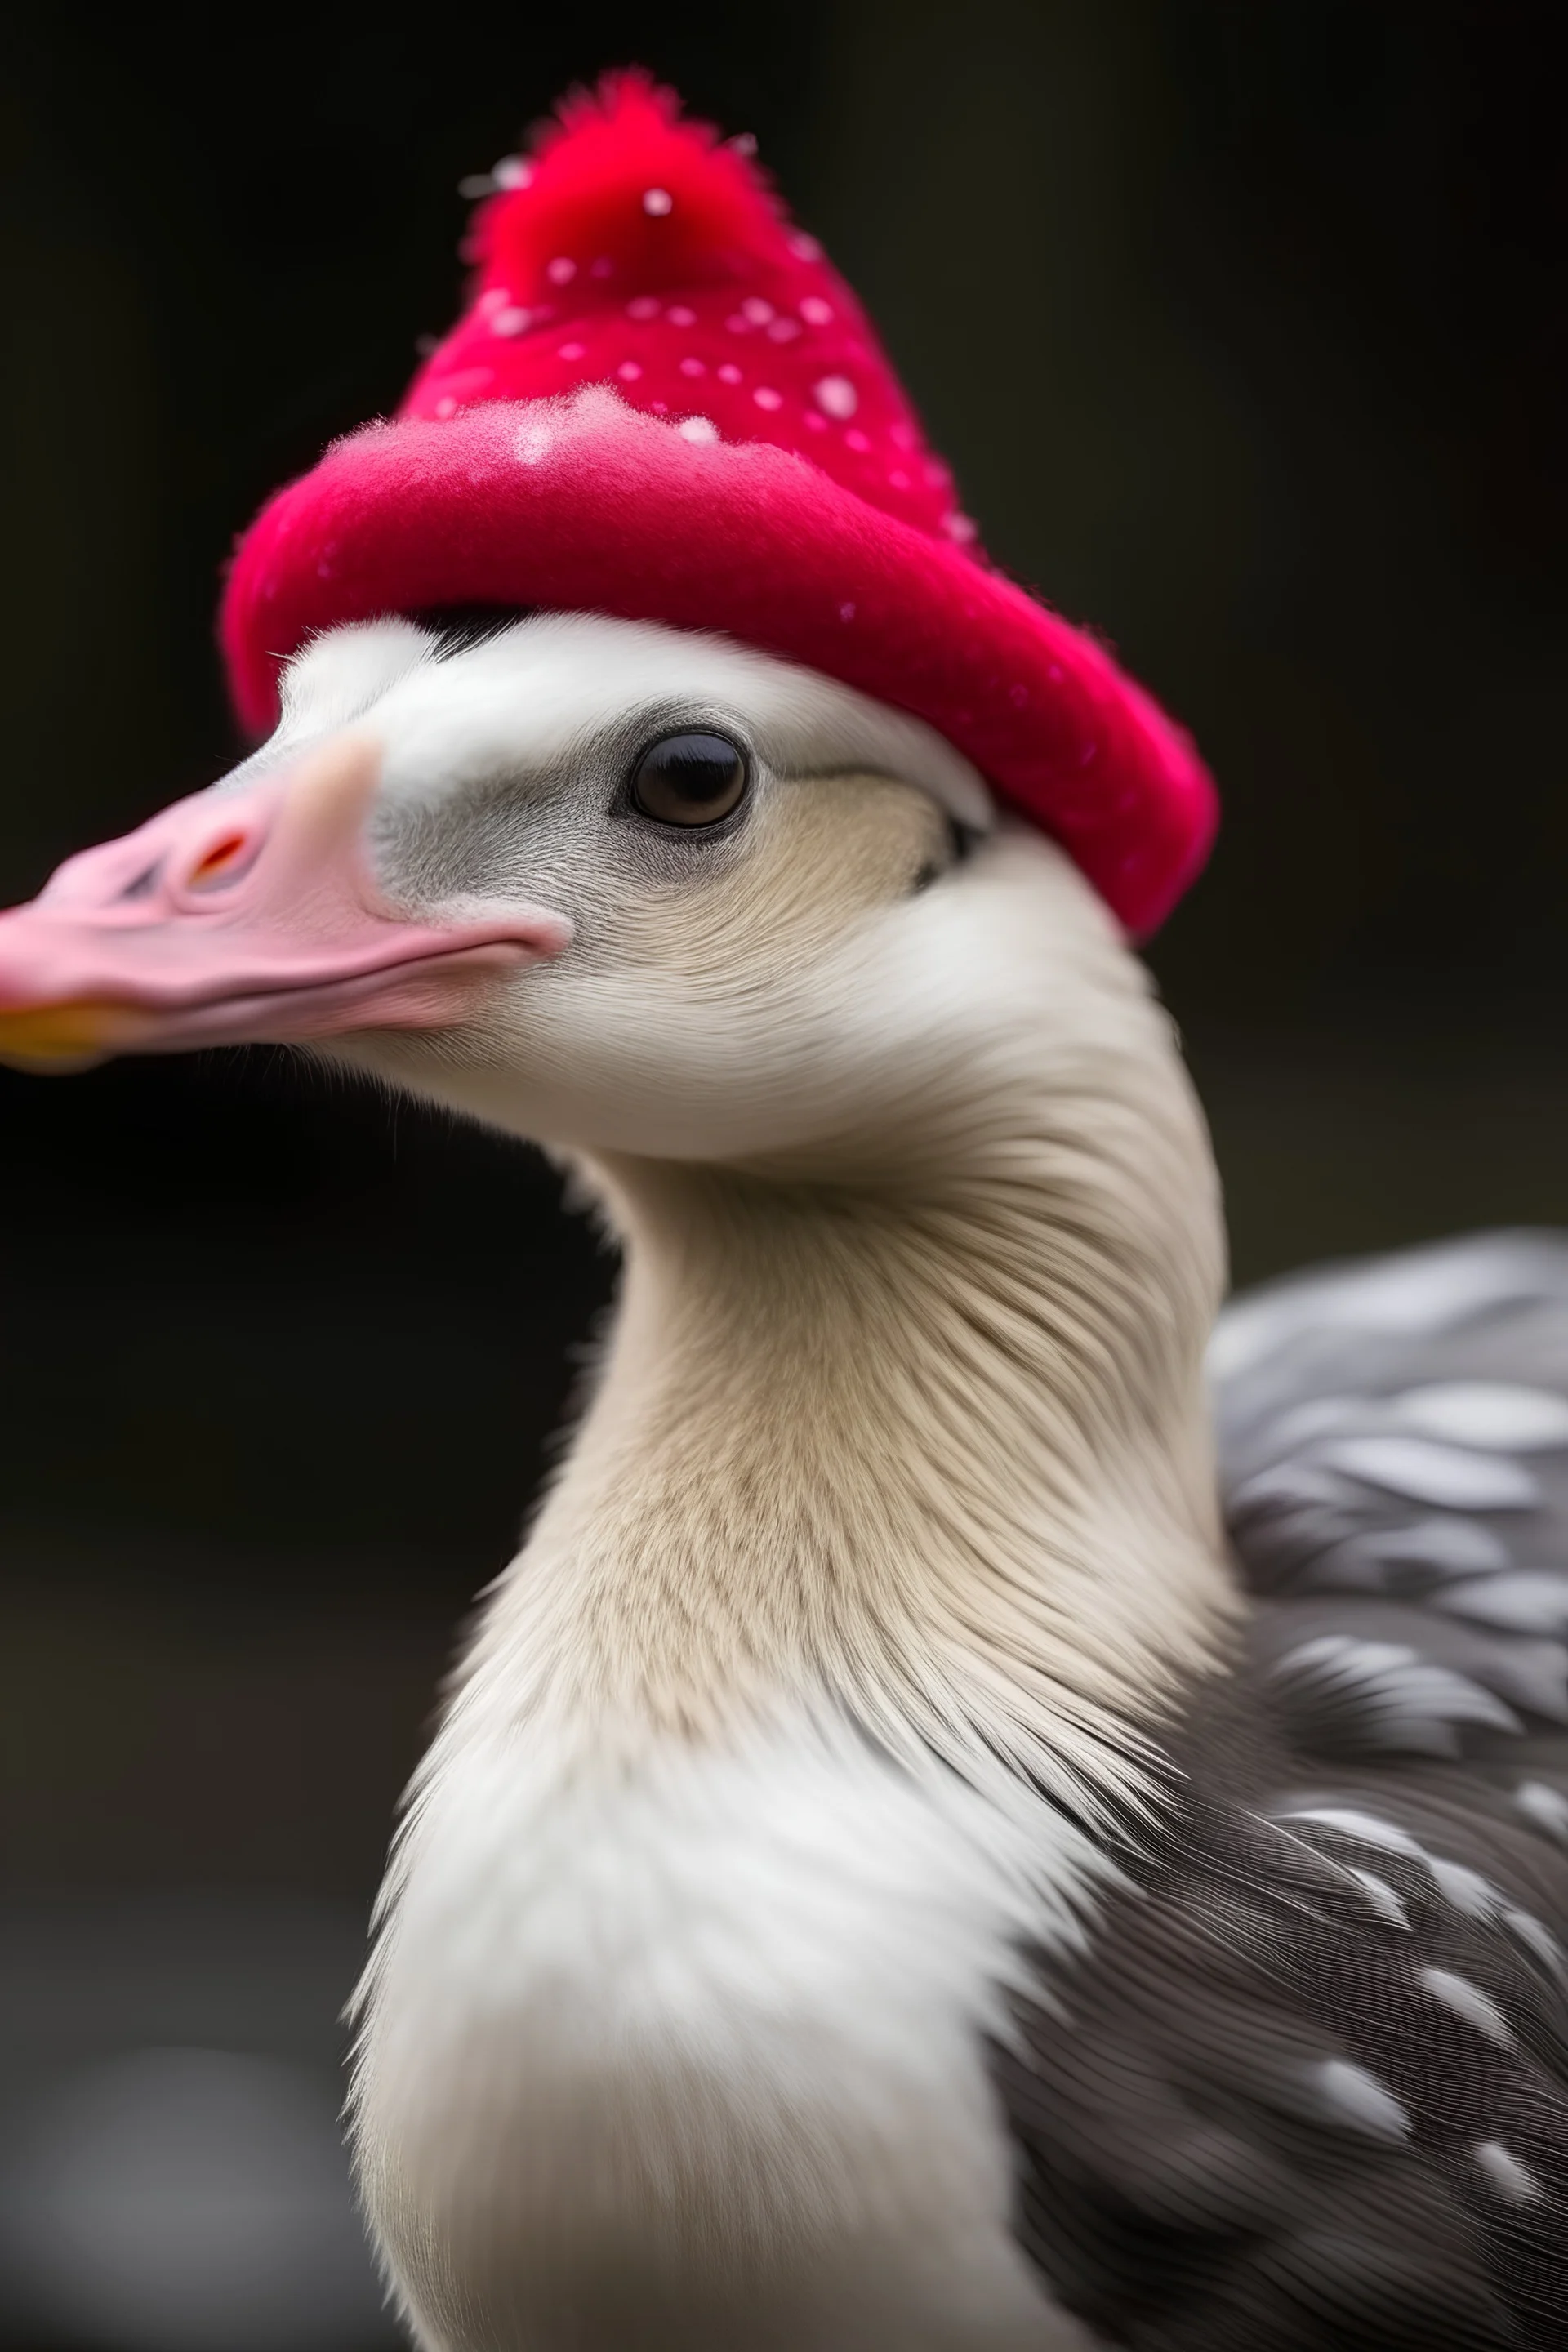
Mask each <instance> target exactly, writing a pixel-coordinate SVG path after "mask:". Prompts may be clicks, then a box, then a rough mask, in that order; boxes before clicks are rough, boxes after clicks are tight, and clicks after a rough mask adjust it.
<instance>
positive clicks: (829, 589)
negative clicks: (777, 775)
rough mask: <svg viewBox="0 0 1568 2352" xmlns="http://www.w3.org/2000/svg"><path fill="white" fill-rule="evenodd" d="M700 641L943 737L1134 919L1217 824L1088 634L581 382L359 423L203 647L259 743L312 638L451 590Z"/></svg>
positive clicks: (264, 523)
mask: <svg viewBox="0 0 1568 2352" xmlns="http://www.w3.org/2000/svg"><path fill="white" fill-rule="evenodd" d="M447 604H468V605H471V604H496V605H517V606H521V607H525V608H529V609H532V610H540V609H542V610H547V611H563V612H591V613H602V614H608V615H611V616H613V617H616V618H619V619H624V620H638V621H661V622H664V623H666V624H668V625H670V626H672V627H676V628H685V629H708V630H718V631H721V632H723V633H724V634H726V635H731V636H733V637H737V638H739V639H741V640H742V642H743V643H745V644H748V645H752V646H757V647H759V648H761V649H762V650H763V651H764V652H767V653H772V654H775V655H778V656H782V657H784V659H786V660H790V661H795V662H801V663H804V664H805V665H807V666H808V667H811V668H813V669H816V670H821V671H823V672H825V673H826V675H827V676H829V677H836V678H839V679H841V680H842V681H843V682H844V683H845V684H846V685H849V686H854V687H858V688H859V689H860V690H861V691H862V692H863V693H866V694H870V695H875V696H876V697H877V698H879V700H881V701H883V702H887V703H890V704H892V705H894V706H895V707H897V708H898V709H903V710H908V711H911V712H913V713H914V714H915V716H916V717H918V718H921V719H925V720H926V721H927V723H928V724H929V725H931V726H932V727H934V728H935V729H937V730H938V731H939V732H940V733H941V734H942V735H944V736H946V737H947V739H948V740H949V741H950V742H952V744H954V745H955V746H956V747H957V749H958V750H959V751H962V752H963V753H964V755H965V756H966V757H967V758H968V759H969V760H971V761H973V764H974V765H975V767H976V768H978V769H979V771H980V772H981V774H982V775H983V776H984V777H985V779H986V780H987V782H989V783H990V784H991V785H992V786H993V788H994V790H995V791H996V792H997V793H998V794H999V795H1001V796H1002V797H1003V798H1004V799H1005V800H1006V801H1009V802H1011V803H1013V804H1014V805H1015V806H1016V808H1017V809H1019V810H1021V811H1022V812H1023V813H1024V814H1026V815H1027V816H1029V817H1031V818H1032V819H1033V820H1034V821H1035V822H1036V823H1037V824H1040V825H1041V826H1043V827H1044V828H1045V830H1046V831H1047V832H1048V833H1050V834H1052V835H1055V837H1056V838H1057V839H1058V841H1060V842H1061V843H1062V845H1064V847H1065V848H1067V849H1068V851H1069V852H1070V854H1071V855H1072V856H1073V857H1074V858H1075V859H1076V861H1077V863H1078V864H1079V866H1081V867H1082V869H1083V871H1084V872H1085V874H1086V875H1087V876H1088V877H1089V880H1090V881H1091V882H1093V883H1094V885H1095V886H1096V887H1097V888H1098V889H1099V890H1100V893H1101V895H1102V896H1103V897H1104V898H1106V900H1107V901H1108V902H1109V904H1110V907H1111V908H1112V909H1113V910H1114V912H1115V913H1116V914H1117V915H1118V917H1119V918H1120V919H1121V921H1122V923H1123V924H1125V926H1126V927H1127V929H1129V930H1130V931H1131V932H1133V933H1134V934H1140V935H1141V934H1146V933H1147V932H1149V931H1152V929H1155V927H1156V926H1157V925H1158V924H1159V923H1160V922H1161V921H1162V920H1163V918H1164V917H1165V915H1166V914H1167V913H1168V912H1169V911H1170V909H1171V908H1172V907H1173V905H1174V903H1175V901H1176V900H1177V898H1179V897H1180V896H1181V894H1182V892H1183V891H1184V889H1185V887H1186V886H1187V884H1188V883H1189V882H1190V881H1191V880H1192V878H1193V877H1194V875H1195V874H1196V873H1197V871H1198V870H1199V868H1200V867H1201V866H1202V865H1203V862H1204V859H1205V856H1206V855H1207V853H1208V849H1209V845H1210V843H1211V841H1212V839H1213V836H1214V830H1215V817H1216V804H1215V791H1214V786H1213V783H1212V782H1211V780H1210V778H1209V775H1208V772H1207V771H1206V770H1205V767H1204V765H1203V763H1202V761H1200V760H1199V758H1198V756H1197V754H1196V752H1195V751H1194V748H1193V745H1192V743H1191V741H1190V740H1189V739H1188V737H1187V736H1186V735H1185V734H1184V732H1183V731H1182V730H1181V729H1180V728H1178V727H1176V726H1175V725H1173V722H1172V721H1171V720H1170V719H1167V718H1166V717H1165V716H1164V714H1163V711H1161V710H1160V709H1158V707H1157V706H1156V705H1155V703H1154V702H1153V701H1152V699H1151V698H1150V697H1149V696H1148V695H1146V694H1145V693H1144V692H1143V691H1142V688H1140V687H1138V686H1137V685H1135V684H1134V683H1133V681H1132V680H1131V678H1129V677H1127V676H1126V675H1125V674H1124V673H1123V672H1122V671H1121V669H1120V668H1119V667H1117V665H1116V663H1115V662H1114V661H1113V660H1112V659H1111V657H1110V655H1109V654H1108V653H1107V652H1106V651H1105V650H1104V648H1103V647H1102V646H1100V645H1098V644H1096V642H1095V641H1094V640H1093V639H1092V638H1091V637H1089V636H1086V635H1084V634H1083V632H1082V631H1081V630H1079V629H1076V628H1074V627H1073V626H1072V625H1070V623H1068V622H1067V621H1064V620H1062V619H1061V618H1060V617H1059V616H1058V614H1054V613H1051V612H1049V611H1047V609H1046V608H1045V607H1044V606H1043V605H1041V604H1037V603H1036V602H1035V600H1034V599H1033V598H1032V597H1030V596H1028V595H1026V594H1025V593H1024V592H1023V591H1022V590H1021V589H1019V588H1017V587H1016V586H1014V585H1013V583H1011V582H1009V581H1007V580H1005V579H1003V578H1002V577H1001V576H1000V575H999V574H998V573H996V572H990V571H987V570H985V569H984V567H983V566H982V565H981V564H980V563H978V562H976V561H975V560H974V559H973V557H972V556H970V555H968V554H966V553H965V552H964V551H963V550H962V549H960V548H958V547H956V546H952V547H950V546H948V545H946V544H944V543H943V542H942V541H936V540H933V539H931V538H928V537H927V536H926V535H925V534H924V533H923V532H921V531H918V530H913V529H911V528H910V525H908V524H907V523H902V522H900V521H898V520H896V519H895V518H894V517H892V516H890V515H886V514H883V513H881V512H880V511H879V509H876V508H875V507H872V506H870V505H868V503H867V502H866V501H865V500H864V499H859V498H857V497H856V496H854V494H853V493H852V492H850V491H848V490H846V489H843V488H840V487H839V486H838V485H837V483H836V482H834V481H832V480H830V479H829V478H828V477H827V476H826V474H824V473H823V472H821V471H820V470H819V469H818V468H817V467H815V466H813V465H811V464H810V463H809V462H808V461H807V460H806V459H805V458H802V457H794V456H792V455H790V454H789V453H788V452H787V451H784V450H781V449H777V448H773V447H771V446H767V445H766V444H763V443H760V442H731V443H725V442H718V441H713V442H704V441H698V440H693V439H689V438H687V437H685V436H683V435H682V434H681V432H680V431H679V429H678V428H677V427H675V426H673V425H668V424H665V423H663V422H662V421H660V420H659V419H658V418H656V417H652V416H647V415H640V414H638V413H637V412H636V411H634V410H631V409H629V408H627V407H626V404H624V403H623V402H622V401H620V400H619V399H618V398H617V397H616V395H615V394H613V393H611V392H609V391H607V390H604V389H600V388H597V387H594V388H590V389H588V390H585V391H583V392H580V393H577V394H574V395H573V396H572V397H570V398H563V399H554V400H542V401H530V402H496V403H492V404H486V405H483V406H479V407H475V408H471V409H468V410H466V411H464V412H462V413H461V414H459V415H457V416H455V417H452V418H449V419H447V420H445V421H443V422H440V423H426V422H416V421H412V420H405V421H402V422H399V423H395V424H390V425H371V426H368V427H366V428H365V430H364V431H363V432H360V433H356V434H354V435H353V436H351V437H350V438H348V439H347V440H343V441H340V442H338V443H336V444H335V445H334V446H332V447H331V448H330V449H329V450H328V451H327V453H326V455H325V456H324V457H322V458H321V462H320V463H319V464H318V465H317V466H315V467H313V468H312V470H311V471H310V473H308V474H306V475H304V476H302V477H301V478H300V480H298V481H296V482H293V483H290V484H289V487H288V488H285V489H283V490H281V491H279V494H278V495H277V497H276V498H274V499H272V500H271V501H270V502H269V504H268V505H267V506H266V507H265V508H263V509H262V511H261V513H260V515H259V516H258V518H257V520H256V521H255V523H254V524H253V525H252V526H251V528H250V530H249V531H248V532H247V534H246V536H245V538H244V539H243V540H242V541H241V542H240V545H239V548H238V550H237V554H236V558H235V562H234V564H233V567H232V570H231V572H230V574H229V578H228V582H227V584H226V591H225V595H224V602H223V610H222V615H221V620H220V636H221V641H222V646H223V650H224V654H225V656H226V661H227V665H228V671H229V678H230V683H231V687H232V690H233V694H234V698H235V702H236V705H237V709H238V712H239V715H240V718H241V719H242V720H243V722H244V723H245V724H246V725H247V727H249V728H251V729H252V730H255V731H256V732H258V733H264V732H266V731H267V730H268V729H269V728H270V727H271V726H272V725H273V723H274V721H275V719H276V717H277V709H278V674H279V669H280V668H281V667H282V665H283V663H284V662H285V661H287V660H288V659H289V656H291V655H292V654H294V653H295V652H297V651H298V649H299V648H300V646H301V645H303V644H304V643H305V642H306V640H307V639H308V638H309V637H310V636H311V635H313V634H315V633H317V632H319V631H321V630H322V629H326V628H331V627H334V626H336V625H339V624H341V623H343V622H348V621H356V620H369V619H372V618H374V617H376V616H379V615H382V614H392V613H415V612H426V611H430V610H434V609H438V608H439V607H441V606H442V605H447Z"/></svg>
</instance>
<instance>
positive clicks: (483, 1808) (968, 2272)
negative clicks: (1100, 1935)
mask: <svg viewBox="0 0 1568 2352" xmlns="http://www.w3.org/2000/svg"><path fill="white" fill-rule="evenodd" d="M442 1746H443V1749H444V1751H445V1752H444V1753H443V1752H440V1751H438V1755H437V1766H436V1769H435V1771H434V1773H433V1776H432V1778H431V1780H430V1781H429V1782H428V1784H427V1788H426V1797H425V1800H424V1801H423V1803H422V1806H421V1808H420V1811H419V1812H418V1815H417V1817H416V1821H415V1823H414V1824H413V1827H412V1831H411V1835H410V1839H409V1843H408V1847H407V1852H406V1862H405V1873H404V1875H403V1885H402V1892H401V1895H400V1896H399V1899H398V1901H397V1906H396V1909H395V1913H394V1915H393V1917H392V1921H391V1924H390V1926H389V1928H388V1930H387V1933H386V1936H385V1938H384V1945H383V1948H382V1952H381V1955H380V1958H379V1959H378V1963H377V1966H376V1968H375V1969H374V1972H373V1978H372V1981H371V1984H370V1987H369V1992H368V2001H367V2021H366V2033H365V2043H364V2057H363V2072H362V2077H361V2083H360V2089H359V2121H358V2137H359V2145H360V2156H361V2166H362V2171H363V2179H364V2185H365V2191H366V2196H367V2200H368V2202H369V2204H370V2207H371V2210H372V2216H373V2219H374V2221H375V2223H376V2226H377V2228H378V2231H380V2233H381V2234H382V2236H383V2238H384V2242H385V2244H386V2246H387V2247H388V2249H389V2252H390V2258H391V2261H392V2263H393V2264H394V2267H395V2272H396V2274H397V2283H398V2285H399V2287H400V2288H401V2290H402V2292H403V2294H404V2295H405V2298H406V2303H407V2305H408V2309H409V2312H410V2315H411V2317H412V2318H413V2320H414V2322H415V2325H416V2329H417V2331H418V2333H419V2335H420V2336H421V2338H422V2340H423V2341H424V2342H425V2343H426V2344H427V2345H428V2346H430V2347H439V2352H558V2347H559V2352H565V2347H582V2352H598V2347H605V2352H609V2347H612V2346H613V2347H617V2352H642V2347H649V2352H651V2347H665V2346H668V2347H675V2346H677V2345H679V2346H681V2347H685V2352H697V2348H698V2347H710V2346H711V2347H718V2346H721V2345H724V2346H731V2347H740V2346H742V2345H744V2346H746V2347H774V2346H776V2347H779V2352H784V2347H789V2352H808V2347H810V2348H811V2352H850V2347H861V2346H866V2345H868V2344H872V2343H875V2344H878V2345H886V2346H889V2347H895V2346H897V2347H910V2352H959V2347H964V2352H969V2348H970V2347H984V2348H985V2352H1015V2347H1016V2352H1023V2347H1030V2352H1041V2348H1042V2347H1069V2346H1076V2345H1079V2344H1082V2343H1084V2342H1085V2341H1086V2340H1087V2339H1086V2338H1085V2337H1084V2336H1082V2335H1081V2333H1080V2332H1079V2329H1078V2327H1077V2326H1076V2323H1074V2322H1072V2321H1070V2320H1069V2319H1068V2318H1067V2317H1066V2315H1063V2314H1061V2313H1059V2312H1058V2311H1056V2310H1055V2309H1054V2308H1053V2307H1052V2305H1050V2303H1049V2301H1048V2299H1047V2296H1046V2295H1045V2294H1044V2293H1043V2292H1042V2290H1041V2288H1040V2286H1039V2284H1037V2281H1036V2279H1035V2278H1034V2276H1033V2274H1032V2273H1030V2272H1029V2270H1028V2268H1027V2266H1026V2263H1024V2261H1023V2259H1022V2257H1021V2256H1020V2255H1019V2253H1018V2252H1017V2250H1016V2246H1015V2244H1014V2242H1013V2239H1012V2236H1011V2232H1010V2220H1011V2205H1012V2193H1013V2184H1012V2178H1011V2167H1010V2160H1009V2154H1008V2148H1007V2145H1006V2140H1005V2132H1004V2130H1003V2126H1002V2123H1001V2119H1000V2116H999V2115H998V2112H997V2110H996V2108H995V2105H994V2099H993V2095H992V2093H991V2089H990V2086H989V2084H988V2080H987V2076H986V2072H985V2065H984V2037H985V2036H986V2035H987V2034H988V2033H996V2032H1005V1996H1006V1990H1007V1987H1008V1985H1009V1982H1010V1981H1012V1980H1015V1979H1016V1971H1017V1967H1018V1962H1017V1960H1016V1957H1015V1956H1016V1953H1017V1952H1018V1951H1019V1949H1020V1948H1022V1947H1024V1946H1026V1945H1031V1944H1032V1945H1034V1946H1037V1947H1039V1946H1044V1947H1046V1948H1047V1949H1048V1948H1051V1947H1053V1946H1055V1947H1057V1948H1061V1947H1062V1946H1063V1945H1064V1944H1066V1943H1069V1942H1071V1941H1072V1940H1073V1939H1074V1938H1075V1937H1076V1936H1077V1934H1078V1933H1079V1929H1078V1927H1077V1918H1078V1916H1079V1913H1080V1911H1081V1908H1082V1905H1083V1903H1084V1900H1085V1898H1086V1895H1088V1893H1089V1888H1090V1883H1091V1881H1092V1878H1093V1875H1094V1873H1095V1864H1094V1861H1093V1856H1092V1853H1091V1850H1090V1849H1089V1848H1088V1846H1087V1845H1086V1843H1085V1842H1084V1841H1083V1840H1082V1839H1081V1838H1080V1837H1079V1834H1078V1833H1077V1832H1074V1831H1072V1830H1071V1829H1070V1828H1068V1827H1067V1826H1066V1825H1065V1824H1063V1823H1062V1822H1061V1821H1060V1820H1059V1818H1058V1816H1055V1815H1053V1814H1052V1813H1051V1812H1050V1811H1048V1810H1047V1809H1046V1808H1045V1807H1043V1806H1037V1805H1036V1804H1035V1803H1034V1802H1033V1801H1027V1800H1020V1801H1019V1803H1018V1804H1017V1805H1016V1806H1015V1805H1007V1806H1005V1807H1004V1806H1003V1805H1001V1804H996V1803H992V1802H991V1801H988V1800H986V1799H984V1798H982V1797H980V1796H979V1795H977V1794H976V1793H975V1792H973V1790H967V1789H965V1788H963V1786H962V1785H961V1784H960V1783H959V1782H958V1781H957V1780H954V1779H953V1778H952V1777H951V1776H945V1777H943V1776H940V1775H938V1774H937V1773H936V1772H934V1771H933V1773H932V1775H931V1779H930V1780H927V1781H917V1780H914V1779H913V1778H911V1777H910V1776H909V1775H908V1774H906V1773H904V1772H902V1771H900V1770H899V1769H896V1768H895V1767H894V1766H893V1765H891V1764H890V1763H889V1762H888V1761H887V1760H886V1759H883V1758H882V1757H880V1756H879V1754H877V1752H876V1751H875V1750H874V1749H873V1748H871V1747H869V1746H868V1744H866V1743H864V1742H863V1741H860V1740H858V1738H855V1737H854V1736H853V1735H852V1734H850V1733H849V1732H847V1731H844V1732H837V1731H836V1732H834V1733H832V1734H830V1735H826V1736H825V1735H824V1734H823V1733H821V1732H820V1731H818V1730H816V1729H813V1728H808V1727H805V1726H802V1727H799V1728H797V1729H796V1730H795V1732H794V1733H793V1734H783V1733H778V1732H774V1733H773V1734H771V1735H770V1736H769V1737H767V1738H765V1739H764V1738H757V1739H755V1740H754V1741H753V1742H752V1744H751V1745H750V1746H748V1747H747V1748H745V1749H743V1750H737V1749H731V1750H729V1751H727V1752H725V1751H715V1750H714V1749H712V1748H689V1747H679V1748H677V1747H676V1746H674V1745H673V1744H671V1745H669V1746H667V1747H665V1748H658V1749H655V1750H654V1751H653V1752H651V1753H649V1752H647V1750H645V1751H644V1752H643V1753H642V1754H641V1755H640V1756H639V1758H638V1759H637V1761H636V1763H635V1764H631V1763H625V1762H623V1763H621V1764H618V1765H616V1764H612V1763H609V1762H607V1761H606V1760H605V1756H604V1753H603V1751H602V1750H600V1751H599V1752H597V1753H595V1752H594V1751H593V1750H592V1749H591V1748H589V1747H587V1746H583V1747H577V1746H575V1745H572V1746H568V1745H566V1744H564V1743H562V1744H552V1743H550V1742H548V1741H544V1740H542V1739H541V1738H539V1737H538V1736H537V1735H535V1734H529V1735H527V1736H524V1735H522V1734H520V1733H518V1732H516V1731H515V1730H512V1731H510V1732H508V1733H505V1734H500V1733H497V1732H493V1731H488V1730H487V1731H482V1732H480V1733H479V1735H478V1736H476V1731H475V1727H473V1726H472V1725H470V1726H469V1727H468V1731H467V1733H466V1735H465V1736H464V1737H463V1738H461V1739H460V1740H459V1739H458V1738H456V1737H454V1736H453V1735H451V1734H449V1735H448V1737H447V1740H445V1741H444V1742H443V1743H442Z"/></svg>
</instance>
